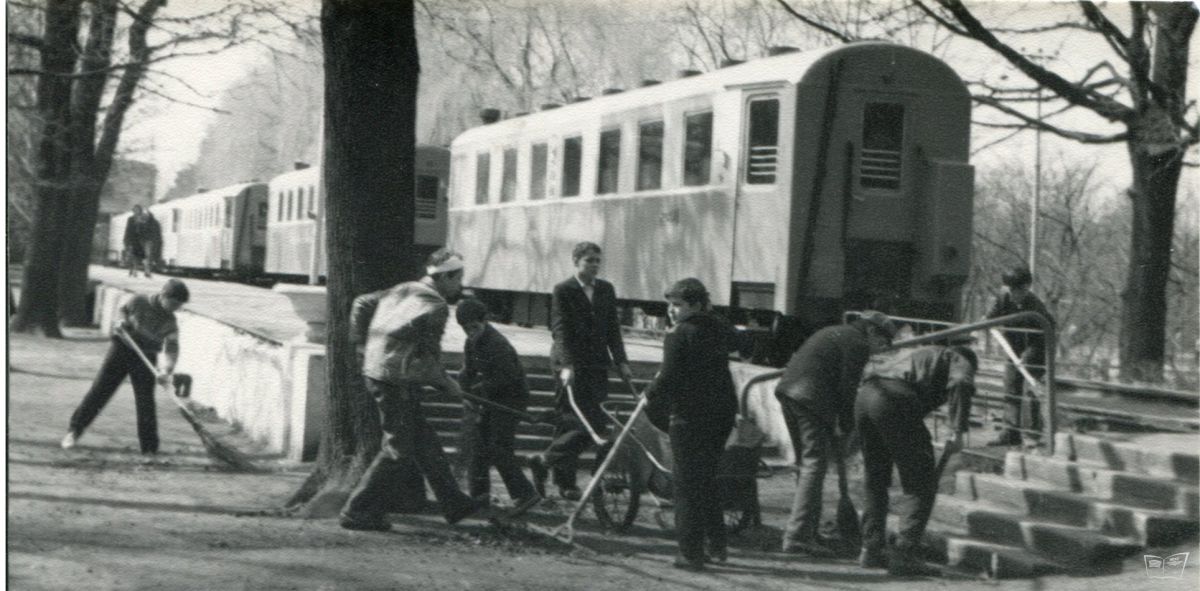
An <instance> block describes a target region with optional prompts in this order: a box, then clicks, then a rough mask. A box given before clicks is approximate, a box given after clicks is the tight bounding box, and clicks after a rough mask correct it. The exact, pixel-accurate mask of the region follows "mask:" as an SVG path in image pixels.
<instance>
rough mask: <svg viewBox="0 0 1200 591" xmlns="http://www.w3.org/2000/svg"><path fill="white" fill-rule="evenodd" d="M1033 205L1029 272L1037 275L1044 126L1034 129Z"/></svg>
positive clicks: (1039, 109) (1039, 117) (1039, 101)
mask: <svg viewBox="0 0 1200 591" xmlns="http://www.w3.org/2000/svg"><path fill="white" fill-rule="evenodd" d="M1037 120H1038V123H1041V122H1042V87H1041V85H1040V84H1039V85H1038V89H1037ZM1033 145H1034V159H1035V162H1034V163H1033V207H1031V208H1030V214H1029V273H1030V274H1031V275H1033V276H1034V277H1037V249H1038V212H1039V211H1041V208H1042V128H1041V127H1040V126H1038V127H1037V128H1035V129H1034V144H1033Z"/></svg>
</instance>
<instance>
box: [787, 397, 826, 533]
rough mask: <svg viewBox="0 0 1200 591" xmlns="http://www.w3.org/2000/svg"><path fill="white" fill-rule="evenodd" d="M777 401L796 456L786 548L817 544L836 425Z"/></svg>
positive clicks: (801, 407) (798, 405) (793, 403)
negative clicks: (794, 489)
mask: <svg viewBox="0 0 1200 591" xmlns="http://www.w3.org/2000/svg"><path fill="white" fill-rule="evenodd" d="M776 398H777V399H778V400H779V405H780V406H781V407H782V408H783V419H784V423H785V424H787V429H788V434H789V435H791V438H792V449H793V450H794V451H795V453H796V496H795V497H794V498H793V499H792V514H791V516H789V517H788V521H787V526H786V527H785V529H784V531H783V545H784V546H787V545H789V544H790V543H808V542H813V541H816V539H817V530H818V528H819V527H820V525H821V492H822V489H823V487H824V486H825V472H826V470H828V468H829V451H830V449H832V448H833V441H834V434H833V425H832V424H831V423H830V422H829V421H828V420H826V419H825V418H823V417H821V416H820V415H818V414H816V413H814V412H812V411H811V410H809V408H808V407H807V406H805V405H803V404H801V403H799V402H797V401H795V400H792V399H791V398H788V397H787V396H779V395H776Z"/></svg>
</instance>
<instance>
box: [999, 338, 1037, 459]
mask: <svg viewBox="0 0 1200 591" xmlns="http://www.w3.org/2000/svg"><path fill="white" fill-rule="evenodd" d="M1019 354H1020V356H1021V363H1022V364H1024V365H1025V369H1028V370H1029V374H1030V375H1032V376H1033V377H1035V378H1037V379H1041V377H1042V375H1043V374H1044V373H1045V368H1044V367H1042V366H1043V365H1044V364H1045V363H1046V359H1045V357H1046V356H1045V355H1044V354H1043V353H1042V350H1041V349H1039V348H1038V347H1030V348H1028V349H1025V350H1024V351H1022V352H1021V353H1019ZM1022 400H1026V401H1028V404H1029V417H1030V420H1029V423H1028V424H1025V421H1022V420H1021V401H1022ZM1004 426H1005V427H1006V429H1005V433H1004V437H1007V438H1010V439H1013V440H1014V441H1019V440H1020V439H1021V435H1022V434H1021V432H1020V431H1017V429H1018V428H1025V429H1031V430H1034V431H1041V429H1042V411H1041V404H1040V403H1039V402H1038V398H1037V394H1035V393H1034V391H1033V388H1031V387H1029V386H1028V385H1026V383H1025V376H1024V375H1022V374H1021V371H1020V370H1019V369H1017V366H1016V364H1014V363H1013V362H1012V361H1009V362H1008V363H1006V364H1005V365H1004ZM1031 436H1032V434H1031Z"/></svg>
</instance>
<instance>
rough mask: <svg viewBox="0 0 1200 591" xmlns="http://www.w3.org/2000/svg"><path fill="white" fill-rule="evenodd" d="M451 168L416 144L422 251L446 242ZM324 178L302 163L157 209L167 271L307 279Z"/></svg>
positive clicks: (118, 252) (119, 231)
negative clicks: (268, 177)
mask: <svg viewBox="0 0 1200 591" xmlns="http://www.w3.org/2000/svg"><path fill="white" fill-rule="evenodd" d="M449 164H450V152H449V150H447V149H446V148H442V147H438V146H417V148H416V175H415V177H416V179H415V193H416V195H415V197H416V224H415V231H416V244H417V248H418V249H419V250H422V251H429V252H431V251H433V250H434V249H436V248H438V247H439V246H441V245H442V244H444V243H445V239H446V187H447V183H448V179H449V176H450V170H449ZM320 175H321V172H320V168H319V167H309V166H307V165H303V164H299V163H298V164H297V166H296V170H293V171H290V172H286V173H284V174H281V175H279V176H277V177H275V178H273V179H271V181H270V182H269V183H246V184H238V185H231V186H229V187H224V188H221V189H214V190H208V191H202V192H200V193H197V194H195V195H190V196H188V197H184V198H180V199H175V200H172V201H168V202H166V203H158V204H155V205H152V206H151V207H150V212H151V213H152V214H153V215H154V217H155V218H157V219H158V221H159V224H160V225H161V226H162V231H163V248H162V252H161V253H160V254H161V257H160V258H161V260H162V263H163V265H164V266H165V267H166V270H167V271H168V272H184V273H192V274H210V275H229V276H233V277H237V278H240V279H244V280H251V281H259V282H261V281H270V280H293V281H294V280H302V279H304V278H307V277H308V276H309V274H310V273H311V272H312V270H313V263H314V261H313V256H314V253H313V237H314V235H315V234H316V231H317V221H316V218H317V216H318V215H320V211H321V210H322V209H323V207H324V200H325V193H324V190H323V188H322V185H321V182H320ZM129 216H130V214H129V213H122V214H119V215H114V216H113V217H112V221H111V224H110V226H109V240H108V253H107V257H106V258H107V259H108V261H109V262H110V263H113V264H119V263H120V262H121V258H122V250H123V248H124V234H125V224H126V223H127V221H128V219H129ZM320 246H321V248H322V249H323V248H324V237H323V236H322V243H321V245H320ZM321 252H323V250H322V251H321ZM317 255H318V257H317V261H316V263H317V274H318V275H320V276H324V274H325V257H324V256H319V255H320V253H317Z"/></svg>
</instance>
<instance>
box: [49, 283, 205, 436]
mask: <svg viewBox="0 0 1200 591" xmlns="http://www.w3.org/2000/svg"><path fill="white" fill-rule="evenodd" d="M187 301H188V288H187V286H186V285H184V283H183V282H182V281H180V280H178V279H169V280H167V282H166V283H165V284H163V286H162V289H161V290H160V291H159V292H158V293H157V294H154V295H152V296H145V295H140V294H139V295H135V296H133V297H132V298H130V299H129V301H128V302H125V304H123V305H122V306H121V309H120V314H121V317H120V321H119V324H118V325H117V327H116V328H117V329H118V330H123V331H125V333H127V334H128V335H129V336H130V337H131V338H132V339H133V341H134V343H136V344H137V346H138V347H139V348H141V350H142V353H144V354H145V355H146V357H147V358H148V359H149V360H150V362H151V363H154V362H155V361H156V360H157V361H158V375H157V376H155V375H154V373H153V372H151V371H150V368H148V367H146V364H145V363H143V362H142V360H141V358H139V357H138V354H137V351H134V350H133V349H131V348H129V346H128V345H126V344H125V343H124V342H123V341H122V340H121V339H120V338H119V337H117V336H116V335H115V334H114V335H113V337H112V343H111V344H109V346H108V353H107V354H106V355H105V356H104V362H103V363H102V364H101V365H100V372H99V373H98V374H97V375H96V379H95V381H93V382H92V387H91V389H89V390H88V392H87V394H85V395H84V397H83V401H82V402H80V403H79V407H78V408H76V409H75V412H74V413H73V414H72V415H71V423H70V430H68V431H67V434H66V436H64V437H63V439H62V448H63V449H71V448H73V447H75V445H76V444H77V443H78V442H79V438H80V437H82V436H83V432H84V431H85V430H86V429H87V428H88V426H89V425H91V424H92V421H94V420H95V419H96V416H98V415H99V414H100V411H101V410H103V409H104V405H106V404H108V401H109V400H111V399H112V396H113V393H115V392H116V391H117V388H118V387H120V386H121V382H123V381H125V376H129V381H130V382H131V383H132V384H133V399H134V403H135V408H136V410H137V433H138V443H139V445H140V447H141V451H142V453H143V454H156V453H158V419H157V416H156V415H155V412H156V411H155V405H154V382H155V380H157V381H158V382H159V383H161V384H163V385H168V384H170V383H171V373H172V372H173V371H174V370H175V363H176V362H177V361H178V360H179V325H178V323H176V321H175V311H176V310H178V309H179V308H180V307H182V306H183V305H184V304H185V303H187ZM160 351H162V352H163V355H162V358H161V359H159V358H158V353H159V352H160Z"/></svg>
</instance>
